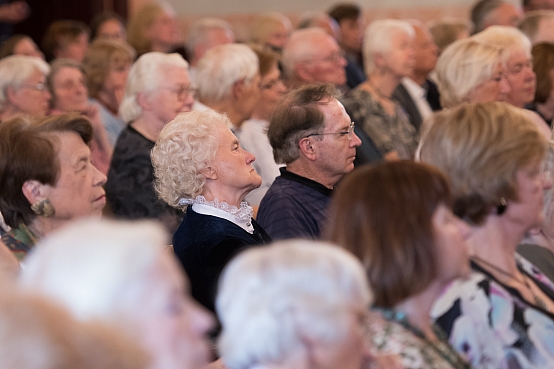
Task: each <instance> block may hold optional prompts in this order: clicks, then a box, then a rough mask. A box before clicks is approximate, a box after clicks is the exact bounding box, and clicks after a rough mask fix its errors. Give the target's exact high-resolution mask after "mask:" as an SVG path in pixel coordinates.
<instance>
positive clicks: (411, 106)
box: [392, 83, 422, 132]
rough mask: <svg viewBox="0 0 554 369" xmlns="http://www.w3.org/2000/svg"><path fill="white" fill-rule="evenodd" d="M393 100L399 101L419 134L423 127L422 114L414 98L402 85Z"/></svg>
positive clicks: (395, 92) (394, 93)
mask: <svg viewBox="0 0 554 369" xmlns="http://www.w3.org/2000/svg"><path fill="white" fill-rule="evenodd" d="M392 98H393V99H395V100H396V101H398V103H399V104H400V105H401V106H402V109H404V111H405V112H406V114H407V115H408V118H409V119H410V123H411V124H412V126H414V127H415V129H416V131H417V132H419V127H420V126H421V121H422V119H421V114H420V113H419V109H418V108H417V105H416V103H415V101H414V99H412V96H411V95H410V93H409V92H408V90H406V87H404V85H403V84H402V83H400V84H398V86H397V87H396V89H395V90H394V92H393V93H392Z"/></svg>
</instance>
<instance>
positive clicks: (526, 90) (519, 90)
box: [506, 50, 537, 108]
mask: <svg viewBox="0 0 554 369" xmlns="http://www.w3.org/2000/svg"><path fill="white" fill-rule="evenodd" d="M506 69H507V78H508V83H509V84H510V89H511V91H510V92H509V93H508V97H507V99H506V101H507V102H509V103H510V104H512V105H514V106H516V107H518V108H523V107H524V106H525V104H528V103H530V102H533V100H534V99H535V88H536V86H537V78H536V76H535V72H533V62H532V61H531V58H530V57H529V56H528V55H527V54H526V53H525V51H523V50H520V51H517V52H514V53H513V54H512V56H511V57H510V58H509V59H508V61H507V62H506Z"/></svg>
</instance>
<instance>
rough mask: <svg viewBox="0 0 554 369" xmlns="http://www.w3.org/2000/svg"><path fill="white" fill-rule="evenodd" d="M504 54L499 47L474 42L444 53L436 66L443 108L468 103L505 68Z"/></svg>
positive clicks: (465, 41)
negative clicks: (478, 90) (483, 85)
mask: <svg viewBox="0 0 554 369" xmlns="http://www.w3.org/2000/svg"><path fill="white" fill-rule="evenodd" d="M502 51H503V49H502V48H500V47H499V46H495V45H492V44H487V43H482V42H479V41H477V40H475V39H473V38H466V39H463V40H458V41H456V42H454V43H452V44H450V45H449V46H448V47H447V48H446V49H444V51H443V52H442V54H441V55H440V56H439V59H438V60H437V66H436V72H437V81H438V87H439V91H440V94H441V103H442V104H443V106H444V107H445V108H452V107H454V106H457V105H460V104H461V103H463V102H467V101H468V97H469V95H470V94H471V92H473V91H474V90H475V88H477V87H478V86H479V85H480V84H482V83H483V82H485V81H486V80H488V79H489V78H490V77H491V76H492V74H493V73H494V70H495V68H496V67H497V66H498V65H502Z"/></svg>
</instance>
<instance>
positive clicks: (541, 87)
mask: <svg viewBox="0 0 554 369" xmlns="http://www.w3.org/2000/svg"><path fill="white" fill-rule="evenodd" d="M531 53H532V55H533V71H534V72H535V74H536V75H537V89H536V91H535V102H537V103H539V104H542V103H545V102H546V100H548V97H550V94H551V93H552V71H553V70H554V45H553V44H551V43H550V42H541V43H538V44H536V45H535V46H533V49H532V51H531Z"/></svg>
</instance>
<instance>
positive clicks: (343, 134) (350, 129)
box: [306, 122, 354, 140]
mask: <svg viewBox="0 0 554 369" xmlns="http://www.w3.org/2000/svg"><path fill="white" fill-rule="evenodd" d="M353 132H354V122H351V123H350V126H348V130H346V131H340V132H329V133H310V134H309V135H307V136H306V138H307V137H311V136H325V135H339V137H348V139H349V140H350V139H352V133H353Z"/></svg>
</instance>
